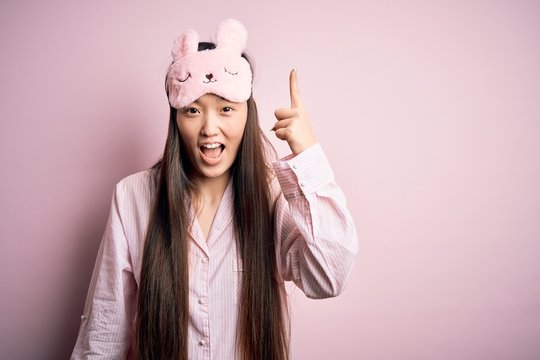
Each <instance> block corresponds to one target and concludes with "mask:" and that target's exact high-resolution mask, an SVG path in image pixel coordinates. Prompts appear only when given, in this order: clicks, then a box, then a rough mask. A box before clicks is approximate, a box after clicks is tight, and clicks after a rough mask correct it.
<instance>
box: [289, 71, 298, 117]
mask: <svg viewBox="0 0 540 360" xmlns="http://www.w3.org/2000/svg"><path fill="white" fill-rule="evenodd" d="M289 88H290V92H291V108H295V107H297V106H299V105H300V93H299V92H298V81H297V79H296V68H293V69H292V70H291V73H290V74H289Z"/></svg>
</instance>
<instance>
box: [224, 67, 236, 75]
mask: <svg viewBox="0 0 540 360" xmlns="http://www.w3.org/2000/svg"><path fill="white" fill-rule="evenodd" d="M224 69H225V72H226V73H229V74H231V75H237V74H238V71H237V72H230V71H229V70H227V68H224Z"/></svg>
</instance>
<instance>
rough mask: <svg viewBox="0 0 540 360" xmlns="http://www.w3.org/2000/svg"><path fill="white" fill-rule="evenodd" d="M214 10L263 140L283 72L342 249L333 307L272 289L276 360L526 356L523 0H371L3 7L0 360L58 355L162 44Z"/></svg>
mask: <svg viewBox="0 0 540 360" xmlns="http://www.w3.org/2000/svg"><path fill="white" fill-rule="evenodd" d="M226 17H236V18H238V19H239V20H241V21H242V22H244V23H245V25H246V26H247V28H248V30H249V40H248V51H249V53H250V54H251V55H252V56H253V57H254V59H255V63H256V74H255V76H256V80H255V81H256V82H255V90H254V91H255V94H256V99H257V100H258V105H259V110H260V115H261V119H262V125H263V126H264V128H266V129H270V128H271V127H272V125H273V123H274V118H273V111H274V109H275V108H277V107H282V106H284V105H287V104H288V103H289V97H288V82H287V81H288V72H289V70H290V68H291V67H293V66H296V67H297V69H298V79H299V84H300V91H301V95H302V98H303V101H304V103H305V105H306V107H307V109H308V111H309V113H310V116H311V119H312V122H313V124H314V127H315V129H316V132H317V135H318V139H319V141H320V143H321V144H322V145H323V147H324V149H325V151H326V153H327V155H328V157H329V158H330V160H331V163H332V165H333V168H334V171H335V173H336V177H337V180H338V183H339V184H340V185H341V186H342V188H343V190H344V192H345V193H346V195H347V199H348V204H349V206H350V210H351V212H352V214H353V216H354V218H355V222H356V225H357V227H358V233H359V237H360V243H361V246H360V253H359V255H358V258H357V262H356V265H355V268H354V272H353V274H352V277H351V279H350V282H349V286H348V287H347V289H346V290H345V292H344V293H343V294H342V295H341V296H340V297H337V298H334V299H328V300H319V301H315V300H309V299H307V298H305V297H304V296H303V295H302V293H301V292H300V291H295V292H294V293H293V295H292V298H291V301H292V309H293V355H294V358H295V359H379V360H386V359H388V360H390V359H392V360H393V359H406V360H408V359H411V360H413V359H414V360H421V359H430V360H431V359H539V358H540V343H539V342H538V339H540V186H539V184H540V161H539V159H538V158H539V155H540V41H539V40H538V39H539V38H540V3H539V2H538V1H446V2H443V1H409V2H402V1H374V0H373V1H348V0H333V1H328V2H325V3H324V4H321V3H318V2H314V1H308V0H305V1H296V2H291V1H287V2H286V1H273V2H267V3H262V2H258V1H219V2H218V1H215V2H214V3H213V4H210V3H206V2H202V1H195V0H190V1H183V2H182V3H180V2H178V1H174V2H173V1H161V2H156V1H154V2H142V1H91V2H90V1H88V2H82V3H81V2H78V4H75V2H74V1H67V0H62V1H25V2H23V1H2V3H1V5H0V39H1V42H0V44H1V46H2V49H1V54H2V55H1V58H0V61H1V66H0V84H1V85H0V86H1V90H0V119H1V122H0V134H1V135H0V154H1V155H0V156H1V164H2V186H1V187H0V189H1V190H0V191H1V193H0V199H1V201H0V211H1V213H0V219H1V220H0V221H1V227H0V240H1V248H0V281H1V282H0V284H1V297H0V312H1V313H0V358H2V359H65V358H68V357H69V354H70V353H71V350H72V347H73V345H74V342H75V338H76V335H77V330H78V325H79V316H80V313H81V311H82V307H83V303H84V299H85V296H86V291H87V288H88V284H89V280H90V276H91V271H92V268H93V265H94V260H95V256H96V253H97V249H98V246H99V242H100V240H101V235H102V233H103V230H104V226H105V222H106V219H107V215H108V211H109V202H110V198H111V195H112V190H113V186H114V184H115V183H116V182H117V181H118V180H120V179H121V178H123V177H124V176H127V175H129V174H131V173H133V172H136V171H139V170H142V169H144V168H146V167H148V166H150V165H151V164H152V163H153V162H154V161H155V160H156V159H157V158H158V156H159V154H160V152H161V151H162V149H163V145H164V141H165V134H166V130H167V121H168V118H167V115H168V108H167V100H166V98H165V92H164V88H163V78H164V75H165V70H166V68H167V65H168V62H169V52H170V48H171V45H172V42H173V40H174V38H176V36H177V35H178V34H179V33H180V32H181V31H182V30H184V29H187V28H194V29H196V30H197V31H198V32H199V33H200V34H201V36H202V38H204V39H208V40H209V39H210V37H211V36H212V35H213V34H214V31H215V28H216V26H217V24H218V22H219V21H221V20H222V19H224V18H226ZM268 134H269V135H272V134H271V133H270V131H268ZM278 142H279V140H277V139H275V143H276V145H277V148H278V150H279V152H280V154H281V155H287V154H288V152H287V147H286V146H285V145H284V144H282V143H279V144H278Z"/></svg>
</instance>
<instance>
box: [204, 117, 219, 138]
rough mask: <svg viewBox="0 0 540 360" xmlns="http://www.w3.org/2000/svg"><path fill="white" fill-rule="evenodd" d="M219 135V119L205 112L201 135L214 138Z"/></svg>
mask: <svg viewBox="0 0 540 360" xmlns="http://www.w3.org/2000/svg"><path fill="white" fill-rule="evenodd" d="M218 133H219V119H218V116H217V114H214V113H212V112H207V113H206V114H205V116H204V120H203V124H202V127H201V134H202V135H204V136H214V135H217V134H218Z"/></svg>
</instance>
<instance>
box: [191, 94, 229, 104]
mask: <svg viewBox="0 0 540 360" xmlns="http://www.w3.org/2000/svg"><path fill="white" fill-rule="evenodd" d="M222 103H231V104H234V102H233V101H230V100H227V99H225V98H224V97H221V96H219V95H216V94H212V93H208V94H204V95H202V96H201V97H199V98H198V99H197V100H195V101H194V102H192V103H191V104H190V105H195V104H197V105H209V106H210V105H214V104H222ZM188 106H189V105H188Z"/></svg>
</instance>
